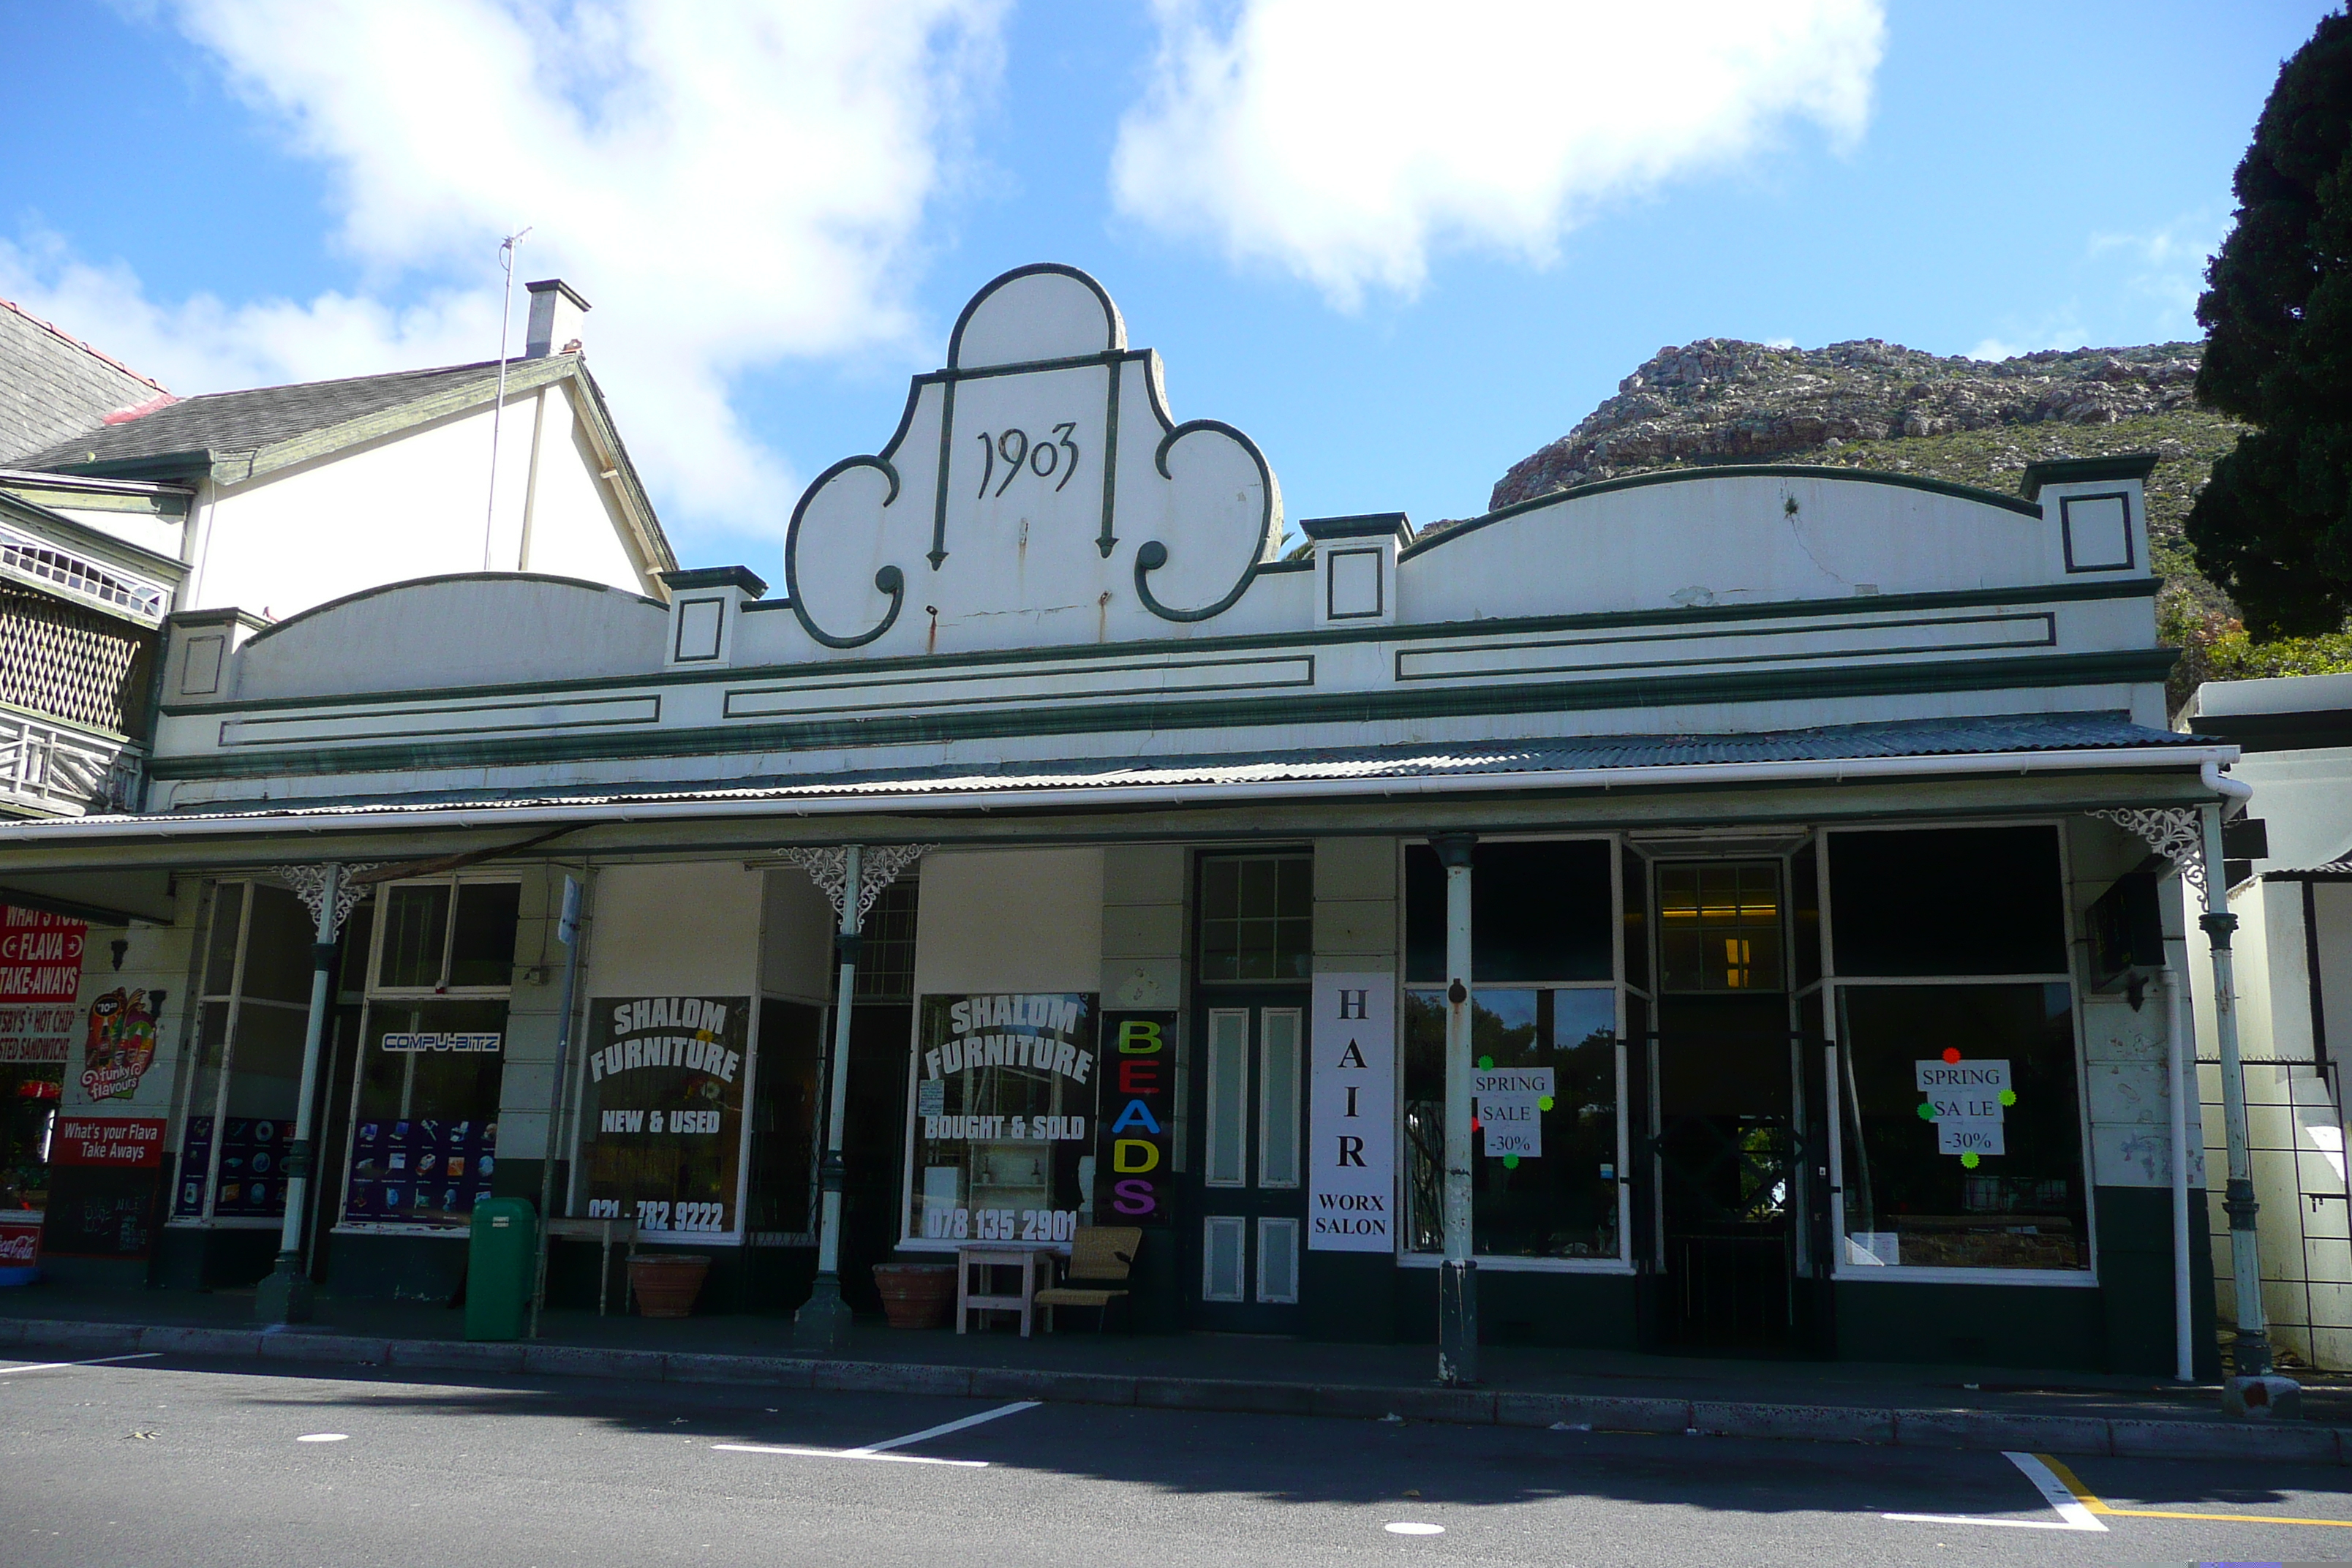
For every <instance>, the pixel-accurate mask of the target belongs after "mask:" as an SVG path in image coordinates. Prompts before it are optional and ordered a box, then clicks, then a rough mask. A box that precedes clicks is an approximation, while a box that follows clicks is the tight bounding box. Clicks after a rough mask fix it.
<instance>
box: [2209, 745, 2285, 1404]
mask: <svg viewBox="0 0 2352 1568" xmlns="http://www.w3.org/2000/svg"><path fill="white" fill-rule="evenodd" d="M2227 782H2230V783H2233V784H2234V783H2235V782H2236V781H2234V780H2231V781H2227ZM2240 787H2241V788H2243V787H2244V786H2242V785H2241V786H2240ZM2248 793H2249V794H2251V793H2252V791H2251V790H2249V791H2248ZM2221 810H2222V808H2221V805H2220V804H2219V803H2216V804H2213V805H2202V806H2200V807H2198V813H2197V814H2198V816H2199V818H2200V822H2201V824H2202V826H2203V829H2204V840H2205V842H2204V849H2205V913H2204V915H2203V916H2202V917H2201V918H2200V920H2199V921H2198V922H2197V923H2198V924H2199V925H2200V926H2201V927H2203V928H2204V931H2205V935H2206V937H2207V939H2208V940H2209V941H2210V942H2211V943H2212V948H2213V1033H2214V1035H2215V1037H2217V1039H2218V1041H2219V1044H2220V1047H2221V1052H2220V1054H2221V1124H2222V1127H2223V1129H2224V1130H2225V1136H2226V1137H2227V1138H2228V1140H2229V1147H2230V1185H2229V1188H2228V1195H2227V1196H2226V1197H2224V1198H2223V1200H2222V1203H2221V1209H2222V1212H2223V1213H2225V1214H2227V1215H2229V1216H2230V1268H2231V1274H2232V1275H2234V1276H2235V1279H2236V1286H2237V1311H2238V1342H2237V1349H2236V1351H2235V1352H2234V1353H2233V1354H2232V1356H2231V1362H2232V1368H2231V1370H2232V1371H2233V1373H2235V1375H2234V1376H2232V1377H2231V1380H2230V1384H2231V1388H2232V1389H2235V1388H2236V1387H2238V1386H2239V1385H2241V1384H2243V1383H2244V1382H2245V1381H2247V1380H2248V1379H2252V1378H2261V1377H2263V1376H2266V1375H2267V1374H2268V1373H2269V1372H2270V1370H2271V1339H2270V1322H2269V1320H2268V1318H2267V1317H2266V1316H2265V1314H2264V1312H2263V1266H2262V1251H2261V1246H2260V1243H2259V1242H2258V1240H2257V1238H2256V1237H2255V1234H2254V1215H2256V1214H2257V1213H2258V1212H2259V1210H2260V1206H2261V1205H2258V1204H2256V1203H2255V1201H2254V1166H2253V1156H2252V1153H2251V1152H2249V1150H2248V1146H2247V1140H2246V1085H2245V1079H2244V1077H2243V1061H2242V1058H2241V1057H2240V1055H2239V1051H2238V996H2237V976H2236V974H2235V972H2234V970H2233V968H2232V965H2231V954H2230V933H2231V931H2235V930H2237V929H2238V917H2237V916H2235V915H2233V914H2231V912H2230V907H2229V904H2230V892H2229V889H2228V888H2227V887H2226V886H2224V884H2225V883H2226V882H2227V881H2228V879H2229V875H2228V873H2227V872H2225V871H2224V870H2223V869H2222V868H2221Z"/></svg>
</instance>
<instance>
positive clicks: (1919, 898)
mask: <svg viewBox="0 0 2352 1568" xmlns="http://www.w3.org/2000/svg"><path fill="white" fill-rule="evenodd" d="M2062 878H2063V872H2062V870H2061V867H2060V861H2059V858H2058V830H2057V829H2056V828H2055V827H2052V826H2019V827H1941V828H1905V829H1899V830H1889V831H1885V832H1840V833H1832V834H1831V835H1830V946H1831V949H1832V956H1833V958H1834V959H1835V962H1836V969H1837V973H1839V974H1841V975H1863V974H1866V975H1967V974H2010V975H2023V974H2061V973H2065V970H2066V918H2065V901H2064V897H2063V882H2062Z"/></svg>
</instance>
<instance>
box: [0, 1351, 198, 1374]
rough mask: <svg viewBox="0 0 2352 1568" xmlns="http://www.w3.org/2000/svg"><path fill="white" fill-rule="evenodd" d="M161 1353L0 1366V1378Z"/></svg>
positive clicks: (146, 1352) (145, 1358)
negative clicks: (19, 1373) (11, 1374)
mask: <svg viewBox="0 0 2352 1568" xmlns="http://www.w3.org/2000/svg"><path fill="white" fill-rule="evenodd" d="M162 1354H163V1352H162V1351H140V1352H136V1353H134V1354H131V1355H101V1356H92V1357H90V1359H89V1360H88V1361H37V1362H34V1363H30V1364H29V1365H26V1366H0V1377H6V1376H7V1375H8V1374H9V1373H15V1372H55V1371H56V1370H57V1369H58V1368H59V1367H61V1366H105V1365H107V1364H108V1363H110V1362H118V1361H146V1360H148V1359H150V1358H151V1357H154V1356H159V1355H162Z"/></svg>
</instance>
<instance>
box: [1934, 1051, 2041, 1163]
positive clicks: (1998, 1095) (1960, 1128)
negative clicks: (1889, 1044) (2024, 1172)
mask: <svg viewBox="0 0 2352 1568" xmlns="http://www.w3.org/2000/svg"><path fill="white" fill-rule="evenodd" d="M1911 1066H1912V1081H1913V1082H1914V1083H1915V1084H1916V1087H1917V1088H1918V1090H1919V1092H1920V1093H1921V1094H1923V1095H1925V1096H1927V1098H1926V1099H1925V1100H1921V1101H1920V1102H1919V1120H1920V1121H1928V1122H1933V1123H1934V1124H1935V1128H1936V1152H1937V1153H1938V1154H1957V1155H1958V1156H1959V1161H1960V1163H1961V1164H1962V1165H1964V1166H1966V1167H1967V1168H1968V1169H1969V1170H1971V1171H1973V1170H1975V1169H1976V1167H1977V1163H1978V1162H1979V1160H1980V1159H1982V1158H1983V1157H1984V1156H1985V1155H1987V1154H2004V1153H2007V1152H2009V1150H2008V1140H2007V1139H2006V1138H2005V1137H2004V1136H2003V1134H2002V1128H2003V1126H2004V1120H2003V1114H2002V1113H2003V1112H2004V1111H2005V1110H2007V1109H2008V1108H2009V1107H2010V1106H2012V1105H2015V1104H2016V1103H2017V1092H2016V1090H2015V1089H2012V1088H2011V1085H2010V1073H2009V1062H2008V1060H2007V1058H2000V1057H1984V1058H1968V1057H1963V1056H1962V1055H1960V1053H1959V1051H1958V1048H1952V1049H1948V1050H1946V1051H1945V1052H1944V1054H1943V1055H1942V1056H1941V1057H1940V1058H1935V1059H1932V1060H1928V1061H1915V1062H1913V1063H1912V1064H1911Z"/></svg>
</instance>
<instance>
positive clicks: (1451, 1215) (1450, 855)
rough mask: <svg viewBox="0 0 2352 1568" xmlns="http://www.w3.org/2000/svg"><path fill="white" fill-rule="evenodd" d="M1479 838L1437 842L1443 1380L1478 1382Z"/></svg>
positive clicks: (1453, 836) (1457, 836)
mask: <svg viewBox="0 0 2352 1568" xmlns="http://www.w3.org/2000/svg"><path fill="white" fill-rule="evenodd" d="M1476 843H1477V837H1476V836H1475V835H1474V834H1468V833H1441V834H1439V835H1437V836H1436V837H1433V838H1432V839H1431V840H1430V846H1431V847H1433V848H1434V849H1435V850H1436V851H1437V859H1438V863H1439V864H1440V865H1442V866H1444V868H1445V1199H1444V1215H1445V1260H1444V1263H1442V1264H1440V1265H1439V1266H1438V1271H1437V1380H1438V1381H1439V1382H1440V1383H1444V1384H1455V1385H1460V1384H1473V1383H1476V1382H1477V1381H1478V1265H1477V1264H1476V1263H1475V1262H1474V1261H1472V1259H1471V1257H1470V1161H1471V1152H1470V1134H1471V1127H1470V1110H1471V1107H1470V1047H1471V1029H1470V1025H1471V1016H1472V1007H1473V1005H1474V1004H1473V1003H1472V1000H1471V981H1472V971H1471V956H1470V851H1471V848H1472V847H1473V846H1474V845H1475V844H1476Z"/></svg>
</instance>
